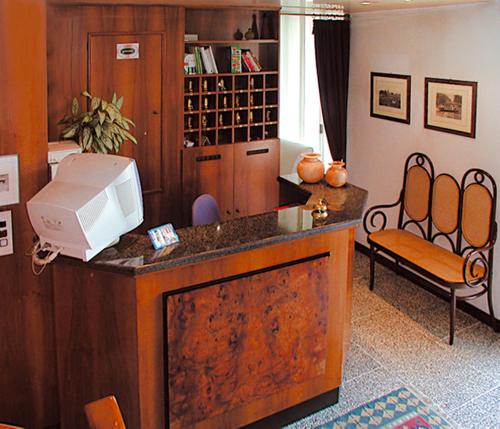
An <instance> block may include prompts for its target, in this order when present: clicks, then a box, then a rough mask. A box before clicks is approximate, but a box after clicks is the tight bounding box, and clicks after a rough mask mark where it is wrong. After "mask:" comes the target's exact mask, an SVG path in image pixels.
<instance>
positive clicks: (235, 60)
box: [231, 46, 242, 73]
mask: <svg viewBox="0 0 500 429" xmlns="http://www.w3.org/2000/svg"><path fill="white" fill-rule="evenodd" d="M241 72H242V69H241V48H239V47H238V46H231V73H241Z"/></svg>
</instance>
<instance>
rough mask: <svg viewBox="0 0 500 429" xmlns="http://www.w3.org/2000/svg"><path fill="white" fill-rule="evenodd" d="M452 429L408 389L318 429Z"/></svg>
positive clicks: (367, 405) (391, 394) (402, 389)
mask: <svg viewBox="0 0 500 429" xmlns="http://www.w3.org/2000/svg"><path fill="white" fill-rule="evenodd" d="M375 428H377V429H424V428H425V429H430V428H432V429H451V425H450V424H449V423H448V422H447V421H446V420H445V419H444V418H443V417H441V416H440V415H439V414H438V413H436V412H435V411H433V410H432V409H431V408H430V407H429V406H428V405H427V404H425V403H424V402H422V401H421V400H420V399H418V398H417V397H416V396H415V395H414V394H413V393H411V392H410V391H409V390H408V389H405V388H401V389H398V390H394V391H393V392H391V393H389V394H387V395H385V396H382V397H381V398H379V399H375V400H373V401H371V402H368V403H367V404H364V405H361V406H360V407H358V408H356V409H355V410H352V411H350V412H348V413H347V414H344V415H343V416H340V417H337V418H336V419H335V420H332V421H331V422H328V423H325V424H323V425H321V426H318V427H317V428H316V429H375Z"/></svg>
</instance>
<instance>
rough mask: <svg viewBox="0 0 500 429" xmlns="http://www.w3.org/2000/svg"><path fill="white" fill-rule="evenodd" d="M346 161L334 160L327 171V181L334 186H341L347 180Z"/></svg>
mask: <svg viewBox="0 0 500 429" xmlns="http://www.w3.org/2000/svg"><path fill="white" fill-rule="evenodd" d="M344 165H345V162H344V161H333V162H332V163H331V164H330V168H329V169H328V170H327V172H326V176H325V179H326V183H328V184H329V185H330V186H333V187H334V188H340V187H341V186H344V185H345V184H346V182H347V170H346V169H345V168H344Z"/></svg>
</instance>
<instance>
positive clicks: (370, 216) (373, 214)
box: [363, 196, 401, 234]
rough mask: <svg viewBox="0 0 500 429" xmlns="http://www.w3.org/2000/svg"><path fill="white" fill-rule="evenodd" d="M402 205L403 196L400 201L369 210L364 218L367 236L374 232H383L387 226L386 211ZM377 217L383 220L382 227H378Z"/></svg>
mask: <svg viewBox="0 0 500 429" xmlns="http://www.w3.org/2000/svg"><path fill="white" fill-rule="evenodd" d="M399 204H401V196H400V197H399V200H398V201H396V202H395V203H392V204H380V205H378V206H373V207H370V208H369V209H368V211H367V212H366V213H365V215H364V216H363V228H364V230H365V232H366V233H367V234H371V233H372V232H376V231H381V230H383V229H385V227H386V225H387V215H386V214H385V213H384V209H390V208H393V207H396V206H398V205H399ZM377 217H380V218H381V225H379V226H378V227H377V225H376V220H377Z"/></svg>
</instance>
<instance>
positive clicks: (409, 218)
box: [398, 153, 434, 239]
mask: <svg viewBox="0 0 500 429" xmlns="http://www.w3.org/2000/svg"><path fill="white" fill-rule="evenodd" d="M433 181H434V166H433V165H432V162H431V160H430V159H429V158H428V157H427V155H425V154H423V153H414V154H411V155H410V156H409V157H408V159H407V160H406V164H405V170H404V178H403V189H402V191H401V197H400V200H401V202H402V204H401V208H400V212H399V220H398V229H406V228H408V227H409V226H411V225H413V226H415V227H417V228H418V230H419V231H420V233H421V235H422V237H423V238H425V239H429V237H430V205H431V195H432V183H433Z"/></svg>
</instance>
